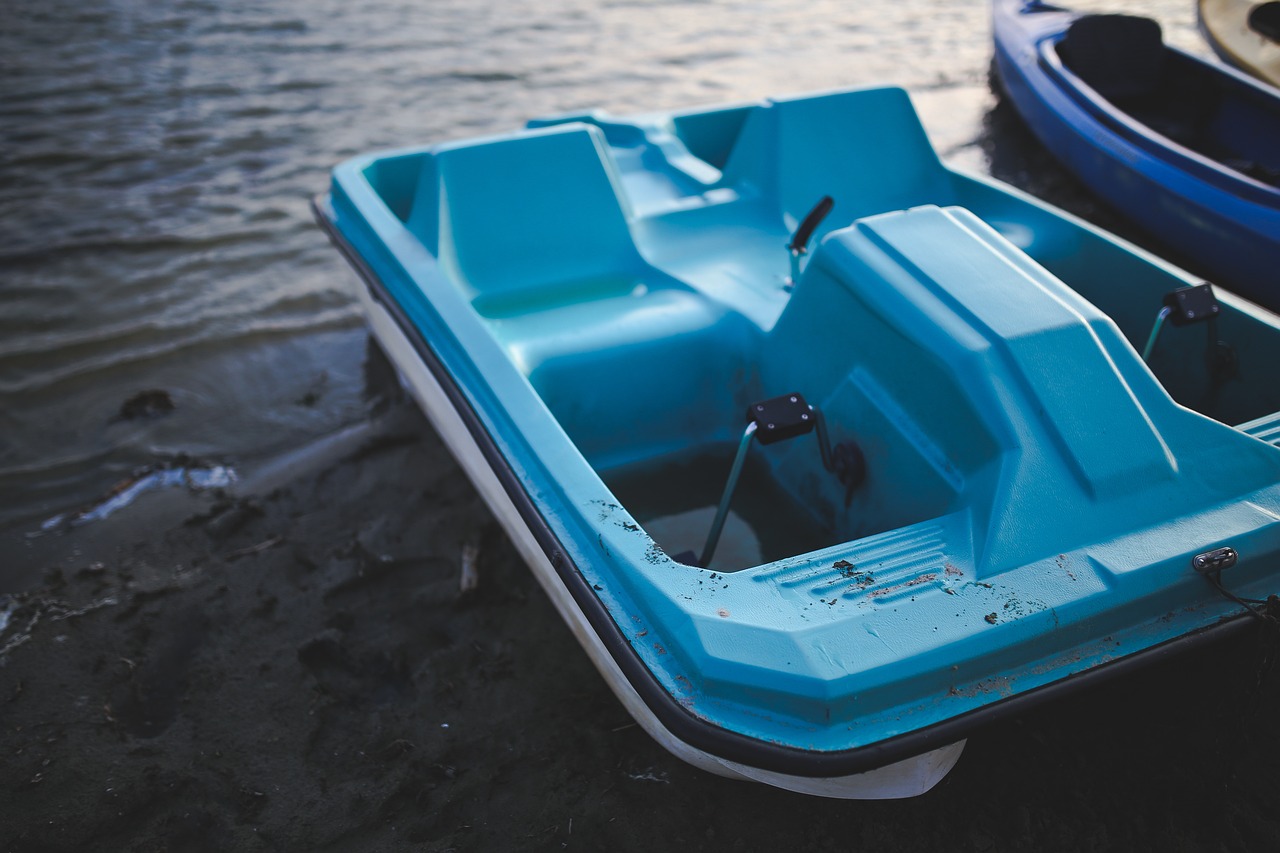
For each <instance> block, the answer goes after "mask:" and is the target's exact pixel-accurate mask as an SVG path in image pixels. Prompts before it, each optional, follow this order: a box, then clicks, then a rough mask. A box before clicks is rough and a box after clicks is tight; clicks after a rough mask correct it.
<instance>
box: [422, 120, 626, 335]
mask: <svg viewBox="0 0 1280 853" xmlns="http://www.w3.org/2000/svg"><path fill="white" fill-rule="evenodd" d="M607 151H608V149H607V146H606V145H605V143H604V138H603V134H602V133H601V131H600V130H599V129H598V128H595V127H588V126H586V125H582V124H565V125H559V126H556V127H551V128H546V129H542V130H534V131H531V132H529V133H528V134H524V135H522V136H521V137H519V138H515V139H495V140H493V141H491V142H487V143H484V144H479V145H476V144H474V143H472V144H468V145H460V146H456V147H452V146H447V145H446V146H441V147H440V148H439V149H437V152H436V157H435V169H434V170H431V171H430V172H427V173H425V174H424V176H423V181H424V183H426V184H427V185H426V186H422V187H420V188H419V198H418V200H417V201H415V205H421V204H423V199H424V197H425V198H430V197H431V196H433V195H434V196H435V198H434V199H433V201H434V203H435V204H434V206H435V213H436V215H437V216H438V229H439V258H440V262H441V265H442V266H443V267H444V268H445V270H446V271H447V272H449V273H451V274H452V277H453V278H454V280H455V281H456V282H457V283H458V284H459V286H460V287H462V288H463V289H464V290H469V292H468V293H467V295H468V297H469V298H471V299H472V301H473V304H474V305H475V307H476V309H477V310H478V311H479V312H480V313H481V314H482V315H485V316H498V315H502V314H509V313H517V312H527V311H529V310H536V309H537V308H538V307H540V306H543V305H545V306H547V307H553V306H556V305H561V304H571V303H575V302H579V301H583V300H590V299H593V298H606V297H611V296H617V295H621V294H625V293H628V292H630V291H632V290H633V289H634V288H635V286H636V283H637V281H638V280H640V279H641V278H643V277H644V274H645V271H646V269H647V264H645V262H644V261H643V259H642V258H641V257H640V254H639V252H638V251H637V249H636V246H635V242H634V241H633V240H632V236H631V229H630V225H629V219H630V215H629V214H630V210H629V207H628V205H627V203H626V201H625V198H624V196H623V194H622V193H621V192H620V191H619V188H620V181H619V179H618V176H617V174H616V169H615V168H614V165H613V163H612V161H611V159H610V157H609V155H608V153H607ZM428 204H430V202H428ZM411 224H412V223H411Z"/></svg>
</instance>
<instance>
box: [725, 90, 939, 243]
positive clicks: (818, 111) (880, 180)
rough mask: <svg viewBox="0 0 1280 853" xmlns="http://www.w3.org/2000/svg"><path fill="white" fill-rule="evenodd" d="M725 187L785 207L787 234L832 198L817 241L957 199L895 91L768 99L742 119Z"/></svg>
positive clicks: (905, 101) (906, 100) (914, 118)
mask: <svg viewBox="0 0 1280 853" xmlns="http://www.w3.org/2000/svg"><path fill="white" fill-rule="evenodd" d="M869 163H874V164H876V165H875V168H868V167H867V164H869ZM724 184H725V185H728V186H739V185H743V184H746V185H749V186H751V187H754V188H756V189H757V190H758V191H759V193H760V194H761V195H763V196H764V199H765V200H766V202H767V203H772V204H775V205H776V206H777V207H778V208H780V210H779V212H780V213H781V214H782V217H783V219H784V222H785V227H786V230H787V231H788V232H790V231H792V230H794V229H795V227H796V226H797V225H798V224H799V223H800V220H802V219H803V218H804V216H805V214H807V213H808V212H809V211H810V210H811V209H812V208H813V205H814V204H815V203H816V202H817V201H818V200H819V199H820V198H822V197H823V196H828V195H829V196H831V197H832V198H833V199H834V200H835V207H834V208H833V209H832V212H831V215H830V216H828V217H827V219H826V220H825V221H824V222H823V226H822V228H820V229H819V231H818V233H816V234H815V235H814V243H815V245H816V243H817V241H818V240H819V239H821V237H822V235H823V234H825V233H826V232H827V231H830V230H832V229H835V228H841V227H844V226H846V225H848V224H849V223H850V222H852V221H853V220H854V219H858V218H860V217H863V216H867V215H870V214H873V213H877V212H880V211H883V210H891V209H894V208H907V207H913V206H915V205H919V204H924V203H925V202H926V201H930V200H932V201H938V200H939V199H941V200H942V202H943V203H951V200H952V198H953V196H954V190H953V189H952V186H951V182H950V179H949V176H948V173H947V172H946V170H945V169H943V167H942V165H941V162H940V161H939V160H938V156H937V154H936V153H934V151H933V148H932V146H930V144H929V139H928V137H927V136H926V134H925V132H924V128H923V127H922V126H921V124H920V119H919V118H918V117H917V116H916V114H915V111H914V110H913V109H912V107H911V99H910V98H909V97H908V95H907V93H906V92H905V91H903V90H902V89H896V88H885V89H877V90H855V91H841V92H831V93H828V94H824V95H818V96H807V97H793V98H777V99H774V100H772V101H769V102H768V103H767V104H766V105H765V106H763V107H761V108H759V109H756V110H753V111H752V112H751V114H750V115H748V117H747V119H746V121H745V122H744V123H743V128H742V131H741V133H740V134H739V136H738V139H737V142H736V143H735V144H734V147H733V150H732V151H731V152H730V154H729V158H728V161H727V162H726V164H725V168H724Z"/></svg>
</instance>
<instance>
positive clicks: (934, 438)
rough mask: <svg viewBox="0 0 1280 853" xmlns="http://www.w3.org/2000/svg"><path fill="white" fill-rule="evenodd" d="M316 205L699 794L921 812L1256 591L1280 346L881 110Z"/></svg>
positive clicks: (1215, 297) (618, 148)
mask: <svg viewBox="0 0 1280 853" xmlns="http://www.w3.org/2000/svg"><path fill="white" fill-rule="evenodd" d="M315 208H316V213H317V217H318V219H319V221H320V223H321V224H322V225H323V226H324V228H325V229H327V231H328V233H329V235H330V237H331V238H332V240H333V241H334V242H335V243H336V244H337V246H338V247H339V248H340V249H341V250H342V252H343V253H344V254H345V256H346V257H347V259H348V260H349V261H350V262H351V264H352V265H353V266H354V267H355V269H356V270H357V271H358V272H359V274H360V277H361V278H362V279H363V282H364V286H363V287H362V288H361V290H360V295H361V299H362V301H363V304H364V307H365V309H366V311H367V313H368V319H369V323H370V326H371V328H372V331H373V333H374V335H375V336H376V337H377V339H378V340H379V341H380V343H381V345H382V346H383V347H384V348H385V350H386V351H387V353H388V354H389V356H390V357H391V359H392V360H393V361H394V363H395V364H396V365H397V366H398V368H399V370H400V371H401V372H402V374H403V376H404V377H405V379H406V380H407V383H408V385H409V387H410V389H411V390H412V393H413V394H414V395H415V396H416V398H417V400H418V401H419V403H420V404H421V405H422V407H423V408H424V410H425V411H426V413H427V414H428V416H429V417H430V419H431V421H432V422H433V423H434V424H435V426H436V427H437V429H438V430H439V432H440V434H441V436H442V437H443V438H444V440H445V441H446V442H447V443H448V445H449V447H450V448H451V449H452V451H453V453H454V454H455V455H456V457H457V458H458V460H459V461H460V463H461V465H462V467H463V468H464V469H465V470H466V472H467V474H468V475H469V476H470V478H471V479H472V480H473V481H474V483H475V485H476V487H477V489H478V490H479V492H480V493H481V494H482V495H483V496H484V498H485V500H486V501H487V503H488V505H489V506H490V507H491V508H492V510H493V512H494V514H495V515H496V516H497V518H498V519H499V520H500V521H501V522H502V523H503V525H504V527H505V528H506V530H507V532H508V533H509V535H510V536H511V538H512V539H513V541H514V542H515V543H516V545H517V546H518V548H519V550H520V551H521V553H522V555H523V556H524V558H525V559H526V560H527V561H528V563H529V565H530V566H531V568H532V569H533V571H534V573H535V575H536V576H537V578H538V580H539V581H540V582H541V584H542V585H543V587H544V588H545V589H546V591H547V593H548V594H549V596H550V598H551V599H552V601H553V602H554V603H555V605H556V607H557V608H558V609H559V611H560V613H561V614H562V616H563V617H564V619H565V621H566V622H567V623H568V625H569V626H570V628H571V629H572V630H573V632H574V634H575V635H576V636H577V638H578V640H579V641H580V642H581V644H582V646H583V647H584V648H585V649H586V651H587V653H588V655H589V656H590V658H591V660H592V661H593V662H594V664H595V665H596V667H597V668H598V669H599V670H600V672H601V673H602V674H603V675H604V677H605V679H606V680H607V681H608V683H609V685H610V687H611V688H612V689H613V690H614V692H615V693H616V694H617V696H618V698H619V699H620V700H621V702H622V703H623V705H624V706H626V708H627V709H628V711H629V712H630V713H631V714H633V715H634V716H635V718H636V719H637V721H638V722H639V723H640V724H641V725H642V726H643V727H644V728H645V729H646V730H647V731H648V732H649V733H650V734H651V735H652V736H653V737H655V738H656V739H657V740H658V741H660V742H661V743H662V745H663V746H665V747H666V748H667V749H669V750H670V751H671V752H672V753H674V754H675V755H676V756H678V757H680V758H682V759H684V760H686V761H689V762H691V763H693V764H695V765H696V766H699V767H702V768H705V769H707V770H710V771H712V772H715V773H719V774H722V775H725V776H730V777H735V778H742V779H753V780H757V781H762V782H766V783H768V784H772V785H776V786H779V787H783V788H788V789H791V790H796V791H802V792H806V793H810V794H817V795H823V796H831V797H848V798H888V797H905V796H912V795H916V794H919V793H922V792H924V791H926V790H928V789H929V788H930V787H931V786H933V785H934V784H935V783H936V782H937V781H938V780H939V779H941V778H942V777H943V776H944V775H945V774H946V772H947V771H948V770H949V769H950V768H951V766H952V765H953V764H954V763H955V761H956V760H957V758H958V757H959V755H960V752H961V749H962V748H963V745H964V741H965V738H966V737H967V736H968V735H969V733H970V732H972V731H973V730H974V728H975V727H977V726H980V725H984V724H987V723H990V722H992V721H994V720H997V719H1000V718H1003V717H1005V716H1006V715H1008V714H1012V713H1016V712H1019V711H1021V710H1023V709H1026V708H1028V707H1029V706H1031V705H1032V704H1034V703H1037V702H1042V701H1047V700H1050V699H1052V698H1053V697H1055V696H1059V695H1061V694H1062V693H1063V692H1064V691H1067V690H1073V689H1076V688H1078V687H1080V686H1083V685H1086V684H1090V683H1092V682H1095V681H1097V680H1100V679H1102V678H1103V677H1105V676H1106V675H1108V674H1112V675H1114V674H1120V673H1123V672H1125V671H1127V670H1128V669H1129V668H1131V667H1133V666H1137V665H1141V664H1143V663H1145V662H1147V661H1150V660H1152V659H1154V658H1157V657H1159V656H1162V655H1166V654H1169V653H1172V652H1174V651H1176V650H1178V649H1180V648H1183V647H1185V646H1186V645H1189V644H1192V643H1196V642H1200V641H1202V640H1204V639H1206V638H1208V637H1211V636H1215V635H1217V634H1219V633H1222V632H1228V633H1229V632H1230V630H1232V629H1238V628H1240V627H1243V626H1244V625H1245V624H1246V623H1248V622H1249V619H1250V611H1251V610H1253V605H1250V604H1248V603H1245V604H1241V603H1238V602H1236V601H1232V600H1228V598H1227V597H1226V595H1225V594H1224V593H1223V592H1222V591H1220V589H1219V587H1220V588H1221V589H1222V590H1227V591H1229V592H1230V593H1231V594H1232V595H1234V596H1237V597H1238V598H1240V599H1252V600H1256V601H1260V600H1263V599H1265V598H1266V597H1267V596H1268V595H1270V594H1272V593H1275V592H1277V591H1280V446H1277V444H1280V383H1277V382H1276V381H1275V377H1276V365H1277V364H1280V318H1277V317H1276V316H1275V315H1273V314H1270V313H1268V312H1266V311H1263V310H1260V309H1258V308H1257V307H1256V306H1254V305H1252V304H1251V303H1249V302H1246V301H1244V300H1241V299H1239V298H1237V297H1235V296H1233V295H1232V294H1230V293H1229V292H1225V291H1220V290H1219V291H1215V290H1214V289H1213V288H1212V287H1211V286H1208V285H1204V284H1203V283H1201V282H1200V281H1199V280H1197V279H1194V278H1191V277H1190V276H1188V275H1187V274H1185V273H1183V272H1181V271H1179V270H1178V269H1176V268H1174V267H1171V266H1170V265H1168V264H1165V263H1163V262H1161V261H1159V260H1157V259H1156V258H1154V257H1152V256H1150V255H1148V254H1146V253H1144V252H1142V251H1141V250H1138V249H1136V248H1135V247H1133V246H1130V245H1128V244H1126V243H1123V242H1121V241H1119V240H1117V239H1115V238H1113V237H1110V236H1108V235H1106V234H1105V233H1102V232H1101V231H1099V230H1097V229H1095V228H1093V227H1091V226H1089V225H1087V224H1085V223H1083V222H1081V221H1079V220H1077V219H1075V218H1073V217H1071V216H1069V215H1066V214H1064V213H1062V212H1060V211H1057V210H1055V209H1053V208H1051V207H1048V206H1046V205H1044V204H1042V203H1039V202H1037V201H1036V200H1034V199H1032V198H1029V197H1027V196H1025V195H1023V194H1021V193H1019V192H1017V191H1016V190H1013V189H1011V188H1008V187H1005V186H1002V185H1000V184H998V183H996V182H994V181H992V180H989V179H986V178H982V177H975V176H968V175H964V174H961V173H959V172H957V171H954V170H952V169H950V168H948V167H946V166H944V165H943V164H942V162H941V161H940V160H939V158H938V157H937V155H936V154H935V152H934V151H933V149H932V147H931V146H930V144H929V141H928V139H927V137H926V135H925V132H924V130H923V128H922V127H921V125H920V122H919V120H918V118H917V116H916V114H915V112H914V110H913V109H912V107H911V103H910V100H909V98H908V96H907V94H906V93H905V92H903V91H902V90H900V89H894V88H884V89H869V90H857V91H839V92H828V93H822V94H817V95H811V96H803V97H788V98H777V99H772V100H766V101H762V102H758V103H746V104H737V105H731V106H725V107H719V108H713V109H694V110H685V111H677V112H670V113H655V114H651V115H643V116H638V117H633V118H626V119H624V118H615V117H611V116H608V115H605V114H602V113H592V114H586V115H569V116H559V117H555V118H551V119H545V120H542V121H537V122H533V123H532V124H531V125H530V126H529V127H528V128H526V129H524V130H520V131H516V132H513V133H509V134H505V135H500V136H493V137H489V138H484V139H474V140H467V141H462V142H449V143H445V144H440V145H432V146H427V147H420V148H409V149H404V150H397V151H390V152H386V153H381V154H372V155H369V156H362V157H358V158H356V159H354V160H350V161H348V162H345V163H343V164H341V165H339V166H338V167H337V168H336V169H335V170H334V171H333V175H332V182H331V186H330V189H329V192H328V193H327V194H326V195H323V196H321V197H319V198H317V200H316V203H315ZM1138 347H1141V348H1142V349H1143V350H1145V351H1146V360H1145V361H1144V358H1143V356H1142V355H1140V354H1139V352H1138V349H1137V348H1138ZM1254 615H1257V614H1256V613H1255V614H1254Z"/></svg>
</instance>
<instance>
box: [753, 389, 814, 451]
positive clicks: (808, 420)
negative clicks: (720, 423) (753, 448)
mask: <svg viewBox="0 0 1280 853" xmlns="http://www.w3.org/2000/svg"><path fill="white" fill-rule="evenodd" d="M747 423H754V424H755V425H756V440H757V441H759V442H760V443H761V444H773V443H774V442H775V441H786V440H787V439H788V438H795V437H796V436H798V435H804V434H805V433H807V432H812V431H813V428H814V427H815V426H816V425H817V419H816V418H815V417H814V415H813V410H812V409H810V408H809V404H808V403H806V402H805V401H804V397H802V396H801V395H799V394H783V395H782V396H781V397H771V398H770V399H768V400H761V401H760V402H758V403H752V404H751V405H750V406H748V407H747Z"/></svg>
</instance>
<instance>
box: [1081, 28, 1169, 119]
mask: <svg viewBox="0 0 1280 853" xmlns="http://www.w3.org/2000/svg"><path fill="white" fill-rule="evenodd" d="M1164 51H1165V47H1164V41H1163V39H1162V37H1161V32H1160V25H1159V24H1158V23H1156V22H1155V21H1153V20H1151V19H1150V18H1140V17H1136V16H1134V15H1085V16H1083V17H1080V18H1077V19H1076V20H1075V21H1073V22H1072V24H1071V26H1070V27H1069V28H1068V29H1067V34H1066V36H1065V37H1064V38H1063V39H1062V41H1061V42H1060V43H1059V44H1058V56H1060V57H1061V58H1062V62H1063V64H1064V65H1066V66H1067V68H1069V69H1071V71H1072V72H1073V73H1074V74H1075V75H1076V76H1077V77H1079V78H1080V79H1081V80H1083V81H1084V82H1085V83H1088V84H1089V86H1091V87H1092V88H1093V89H1094V90H1096V91H1097V92H1098V94H1100V95H1102V96H1103V97H1104V98H1134V97H1141V96H1143V95H1148V94H1151V93H1153V92H1154V91H1155V90H1156V89H1158V88H1159V86H1160V78H1161V75H1162V74H1163V71H1164Z"/></svg>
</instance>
